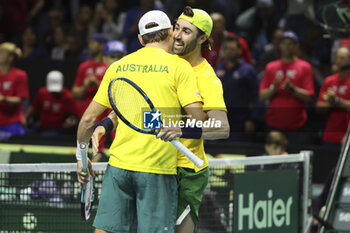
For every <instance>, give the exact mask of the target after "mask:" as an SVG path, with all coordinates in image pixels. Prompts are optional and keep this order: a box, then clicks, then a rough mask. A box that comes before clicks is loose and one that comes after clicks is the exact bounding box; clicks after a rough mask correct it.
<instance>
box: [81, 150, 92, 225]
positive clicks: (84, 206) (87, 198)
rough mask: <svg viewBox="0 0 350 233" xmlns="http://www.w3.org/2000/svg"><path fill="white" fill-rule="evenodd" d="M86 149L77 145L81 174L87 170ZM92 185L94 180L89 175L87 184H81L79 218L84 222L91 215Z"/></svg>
mask: <svg viewBox="0 0 350 233" xmlns="http://www.w3.org/2000/svg"><path fill="white" fill-rule="evenodd" d="M87 147H88V146H87V145H86V144H85V143H80V144H79V149H80V151H81V152H82V155H81V162H82V164H83V172H87V169H88V161H87V149H88V148H87ZM94 184H95V179H94V177H92V176H91V175H90V176H89V182H88V183H86V184H83V187H82V189H81V199H80V203H81V217H82V219H83V220H84V221H87V220H88V219H89V218H90V215H91V210H92V205H93V202H94V191H95V190H94Z"/></svg>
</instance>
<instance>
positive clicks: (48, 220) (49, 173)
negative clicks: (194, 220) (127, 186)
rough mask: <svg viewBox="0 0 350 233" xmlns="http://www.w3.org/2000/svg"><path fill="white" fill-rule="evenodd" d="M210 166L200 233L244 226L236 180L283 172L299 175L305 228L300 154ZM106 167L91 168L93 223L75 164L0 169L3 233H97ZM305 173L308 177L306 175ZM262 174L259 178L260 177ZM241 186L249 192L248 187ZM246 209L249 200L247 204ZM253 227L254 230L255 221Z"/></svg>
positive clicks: (306, 196)
mask: <svg viewBox="0 0 350 233" xmlns="http://www.w3.org/2000/svg"><path fill="white" fill-rule="evenodd" d="M283 157H284V158H283ZM209 162H210V167H209V169H210V180H209V184H208V186H207V189H206V191H205V195H204V197H203V203H202V206H201V208H200V223H199V226H198V229H197V232H198V233H204V232H219V233H220V232H222V233H230V232H234V229H235V228H234V227H235V225H239V224H241V223H237V222H235V220H234V219H235V213H236V211H237V209H236V207H237V206H238V205H237V204H235V202H234V198H236V199H237V200H238V197H236V196H235V195H236V194H237V193H238V192H237V191H235V193H234V190H235V182H236V183H237V184H238V183H239V182H240V180H239V179H236V178H235V177H236V176H238V174H250V173H251V172H258V173H259V172H261V171H265V172H266V171H271V172H273V171H275V172H277V171H281V170H286V171H287V170H295V171H296V172H295V173H296V174H297V176H296V177H297V179H298V181H297V186H296V189H297V190H298V197H297V199H298V201H297V203H298V207H297V208H298V211H299V212H300V213H303V214H301V216H298V217H297V218H298V220H297V222H298V224H297V225H298V232H301V231H302V229H303V228H305V227H304V225H305V224H304V223H305V219H306V218H305V217H306V215H307V214H308V213H307V210H306V209H307V208H308V205H309V203H308V202H309V196H310V195H309V194H308V192H309V190H308V185H309V183H308V182H307V183H305V182H306V181H309V180H310V176H309V172H308V171H309V167H307V168H306V167H305V164H306V163H305V160H304V158H303V157H302V156H301V155H300V154H296V155H289V156H260V157H256V158H253V157H250V158H240V159H213V160H210V161H209ZM106 166H107V164H106V163H97V164H94V166H93V168H94V170H95V171H97V175H96V178H95V181H96V182H95V202H94V205H93V211H92V215H91V217H90V219H89V220H88V221H87V222H83V221H82V219H81V215H80V214H81V212H80V185H79V183H78V181H77V175H76V164H75V163H60V164H0V233H9V232H13V233H15V232H16V233H19V232H37V233H40V232H50V233H51V232H65V233H70V232H93V227H92V222H93V219H94V216H95V214H96V210H97V206H98V197H99V195H100V192H101V187H102V179H103V175H104V170H105V168H106ZM306 173H308V174H307V175H306V176H305V174H306ZM261 174H262V173H259V174H258V175H259V176H260V177H261ZM272 175H276V174H272ZM237 184H236V185H237ZM243 186H247V187H249V186H250V184H249V183H247V185H243ZM243 186H242V187H243ZM305 189H306V190H305ZM236 190H238V188H237V187H236ZM274 192H275V191H274ZM274 195H275V196H276V195H277V193H276V192H275V193H274ZM248 204H249V202H248V201H247V202H245V203H243V205H248ZM235 205H236V206H235ZM236 217H237V216H236ZM248 218H249V216H248V215H247V216H243V217H242V218H241V219H242V221H246V222H248V221H250V220H249V219H248ZM258 218H261V219H263V218H264V217H258ZM241 225H242V226H241V227H243V228H244V227H245V225H247V227H248V225H249V224H248V223H246V224H245V223H244V222H243V223H242V224H241ZM252 225H253V227H254V226H255V225H254V222H253V224H252ZM249 226H250V225H249ZM299 230H300V231H299ZM271 232H273V231H271ZM287 232H288V231H287ZM295 232H296V231H295ZM295 232H294V233H295Z"/></svg>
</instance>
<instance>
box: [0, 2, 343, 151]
mask: <svg viewBox="0 0 350 233" xmlns="http://www.w3.org/2000/svg"><path fill="white" fill-rule="evenodd" d="M186 5H189V6H192V7H194V8H201V9H204V10H206V11H207V12H208V13H210V15H211V17H212V19H213V31H212V35H211V39H212V42H213V43H212V45H211V50H207V51H204V53H203V55H204V57H205V58H206V59H207V60H208V61H209V63H211V64H212V66H213V68H214V69H215V71H216V73H217V75H218V77H219V78H220V79H221V81H222V83H223V88H224V97H225V101H226V105H227V107H228V116H229V120H230V124H231V137H230V139H229V140H231V141H251V142H256V141H259V140H260V141H261V140H263V139H264V138H265V135H266V133H267V132H269V131H271V130H279V131H282V132H284V133H285V134H286V136H287V138H288V141H289V143H290V144H293V143H311V144H312V143H314V144H326V145H331V146H332V145H336V146H339V145H340V142H341V138H342V137H343V136H344V134H345V132H346V129H347V125H348V123H349V113H348V111H349V110H350V89H349V86H350V78H349V76H350V71H349V66H348V65H349V64H350V50H349V48H350V43H349V42H348V41H349V40H336V39H332V38H329V37H324V36H323V35H324V32H323V31H322V28H321V27H320V26H319V23H318V22H317V20H316V19H315V12H314V7H315V6H314V5H313V1H311V0H305V1H293V0H248V1H247V0H245V1H243V0H240V1H233V0H231V1H230V0H182V1H171V0H139V1H138V0H129V1H121V0H100V1H93V0H84V1H82V0H71V1H65V0H50V1H48V0H11V1H1V2H0V12H1V15H0V42H1V43H2V44H1V46H0V67H1V71H0V119H1V121H0V132H2V133H0V140H5V139H6V138H8V137H9V136H11V135H24V134H30V133H40V132H44V131H45V132H46V131H47V130H48V131H49V132H46V133H48V134H52V130H54V131H55V133H54V134H56V133H72V134H74V133H75V132H74V130H75V128H74V127H76V125H77V122H78V121H79V118H80V117H81V115H82V113H83V111H84V109H85V108H86V107H87V105H88V104H89V102H90V101H91V99H92V97H93V96H94V94H95V92H96V90H97V87H98V85H99V83H100V81H101V79H102V77H103V74H104V72H105V70H106V69H107V67H108V66H107V65H106V62H105V61H104V60H103V56H104V55H106V53H105V51H104V49H105V45H106V43H107V42H108V41H115V40H117V41H119V42H118V46H119V50H117V51H118V54H114V55H113V58H116V59H119V58H120V57H121V56H123V55H124V54H126V53H131V52H133V51H135V50H137V49H139V48H140V47H141V45H140V43H139V42H138V39H137V32H138V27H137V23H138V20H139V18H140V17H141V16H142V14H143V13H145V12H147V11H149V10H152V9H161V10H163V11H165V12H166V13H167V14H168V15H169V16H170V17H171V19H172V20H176V17H177V16H178V15H179V12H181V10H182V9H183V7H184V6H186ZM119 43H120V44H119ZM120 46H122V47H120ZM107 57H108V56H107ZM43 60H50V61H53V62H56V63H55V64H59V65H57V67H53V69H51V70H49V71H51V72H47V71H46V69H45V68H44V67H42V66H41V65H40V61H43ZM34 61H38V62H39V64H37V63H36V65H34V66H29V65H27V66H25V65H23V64H34ZM74 62H76V63H77V64H79V65H77V67H76V70H74V73H75V76H72V75H70V76H67V75H65V74H64V70H65V69H66V68H65V65H67V64H73V63H74ZM62 64H63V65H62ZM21 65H22V66H21ZM15 67H19V68H21V67H25V69H24V68H23V69H18V68H15ZM33 69H42V72H41V74H40V75H41V76H42V77H45V79H44V78H38V77H33V76H32V75H29V74H33V73H36V74H38V71H37V70H36V71H35V72H33ZM39 73H40V72H39ZM328 76H329V77H328ZM39 80H40V81H41V83H40V86H41V88H40V89H39V88H37V90H35V92H30V93H29V86H31V85H33V84H34V83H38V82H40V81H39ZM43 80H45V81H46V86H45V83H44V81H43ZM53 86H55V88H53ZM52 88H53V89H55V90H56V91H52V90H53V89H52ZM30 90H32V89H30ZM50 93H51V94H50ZM52 93H54V94H52ZM58 93H61V94H58ZM49 100H51V102H50V101H49ZM49 102H50V103H49ZM45 111H46V114H47V115H51V116H54V117H52V119H47V116H46V117H45V116H43V114H44V113H43V112H45ZM322 112H328V115H322V114H321V113H322ZM36 113H37V114H36ZM36 115H38V117H35V116H36ZM102 117H103V116H102ZM53 120H56V121H57V122H51V121H53ZM63 129H64V130H63ZM294 133H297V135H298V136H295V134H294Z"/></svg>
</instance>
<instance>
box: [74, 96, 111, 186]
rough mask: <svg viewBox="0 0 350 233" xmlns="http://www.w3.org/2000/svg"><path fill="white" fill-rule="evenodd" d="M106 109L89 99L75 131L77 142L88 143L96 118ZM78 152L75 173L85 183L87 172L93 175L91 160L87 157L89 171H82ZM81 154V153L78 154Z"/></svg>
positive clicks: (87, 176)
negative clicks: (76, 131)
mask: <svg viewBox="0 0 350 233" xmlns="http://www.w3.org/2000/svg"><path fill="white" fill-rule="evenodd" d="M105 110H106V107H105V106H103V105H101V104H99V103H97V102H95V101H94V100H93V101H91V103H90V105H89V106H88V108H87V109H86V111H85V112H84V114H83V117H82V118H81V120H80V122H79V126H78V133H77V141H78V144H80V143H85V144H86V145H88V144H89V141H90V138H91V136H92V133H93V127H94V125H95V123H96V120H97V118H98V116H99V115H101V114H102V113H103V112H104V111H105ZM79 154H80V153H79V152H78V151H77V174H78V181H79V182H80V183H87V182H88V181H89V179H88V178H89V173H90V174H91V175H93V176H94V171H93V170H92V166H91V162H90V160H89V159H88V167H89V172H87V173H86V172H82V168H83V164H82V162H81V158H79V157H78V155H79ZM80 156H82V155H80Z"/></svg>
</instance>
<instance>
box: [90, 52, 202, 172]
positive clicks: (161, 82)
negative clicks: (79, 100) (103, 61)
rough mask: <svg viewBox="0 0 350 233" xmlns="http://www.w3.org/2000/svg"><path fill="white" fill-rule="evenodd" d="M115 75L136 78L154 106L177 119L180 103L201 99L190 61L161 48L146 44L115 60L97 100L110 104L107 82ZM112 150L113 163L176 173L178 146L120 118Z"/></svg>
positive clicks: (179, 112)
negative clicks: (140, 130) (136, 128)
mask: <svg viewBox="0 0 350 233" xmlns="http://www.w3.org/2000/svg"><path fill="white" fill-rule="evenodd" d="M116 77H125V78H128V79H130V80H131V81H133V82H135V83H136V84H137V85H138V86H139V87H140V88H141V89H142V90H143V91H144V92H145V93H146V95H148V97H149V98H150V100H151V101H152V103H153V105H154V106H155V108H156V109H160V111H161V113H162V117H163V115H164V116H165V115H167V116H168V117H170V118H173V120H176V119H177V117H179V116H180V115H181V107H184V106H186V105H188V104H190V103H194V102H200V101H202V100H201V98H200V96H199V92H198V88H197V82H196V75H195V73H194V71H193V69H192V67H191V65H190V64H189V63H188V62H187V61H186V60H184V59H182V58H179V57H178V56H177V55H171V54H169V53H167V52H166V51H164V50H162V49H158V48H150V47H145V48H142V49H140V50H138V51H136V52H134V53H132V54H130V55H128V56H125V57H123V58H122V59H121V60H119V61H117V62H115V63H113V64H112V65H111V66H110V67H109V68H108V69H107V71H106V74H105V76H104V77H103V80H102V82H101V85H100V87H99V89H98V91H97V93H96V95H95V97H94V101H95V102H97V103H99V104H102V105H104V106H106V107H109V108H111V106H110V103H109V100H108V85H109V83H110V82H111V80H113V79H114V78H116ZM130 104H132V103H130ZM122 114H123V113H122ZM176 115H178V116H176ZM109 151H110V154H111V156H110V159H109V164H110V165H111V166H115V167H118V168H121V169H126V170H132V171H139V172H149V173H158V174H176V160H177V149H176V148H175V147H174V146H173V145H171V143H170V142H164V141H162V140H160V139H157V138H156V136H155V135H150V134H143V133H139V132H137V131H135V130H133V129H131V128H130V127H129V126H127V125H126V124H124V123H123V122H122V121H121V120H119V121H118V127H117V131H116V135H115V139H114V141H113V143H112V145H111V147H110V150H109Z"/></svg>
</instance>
